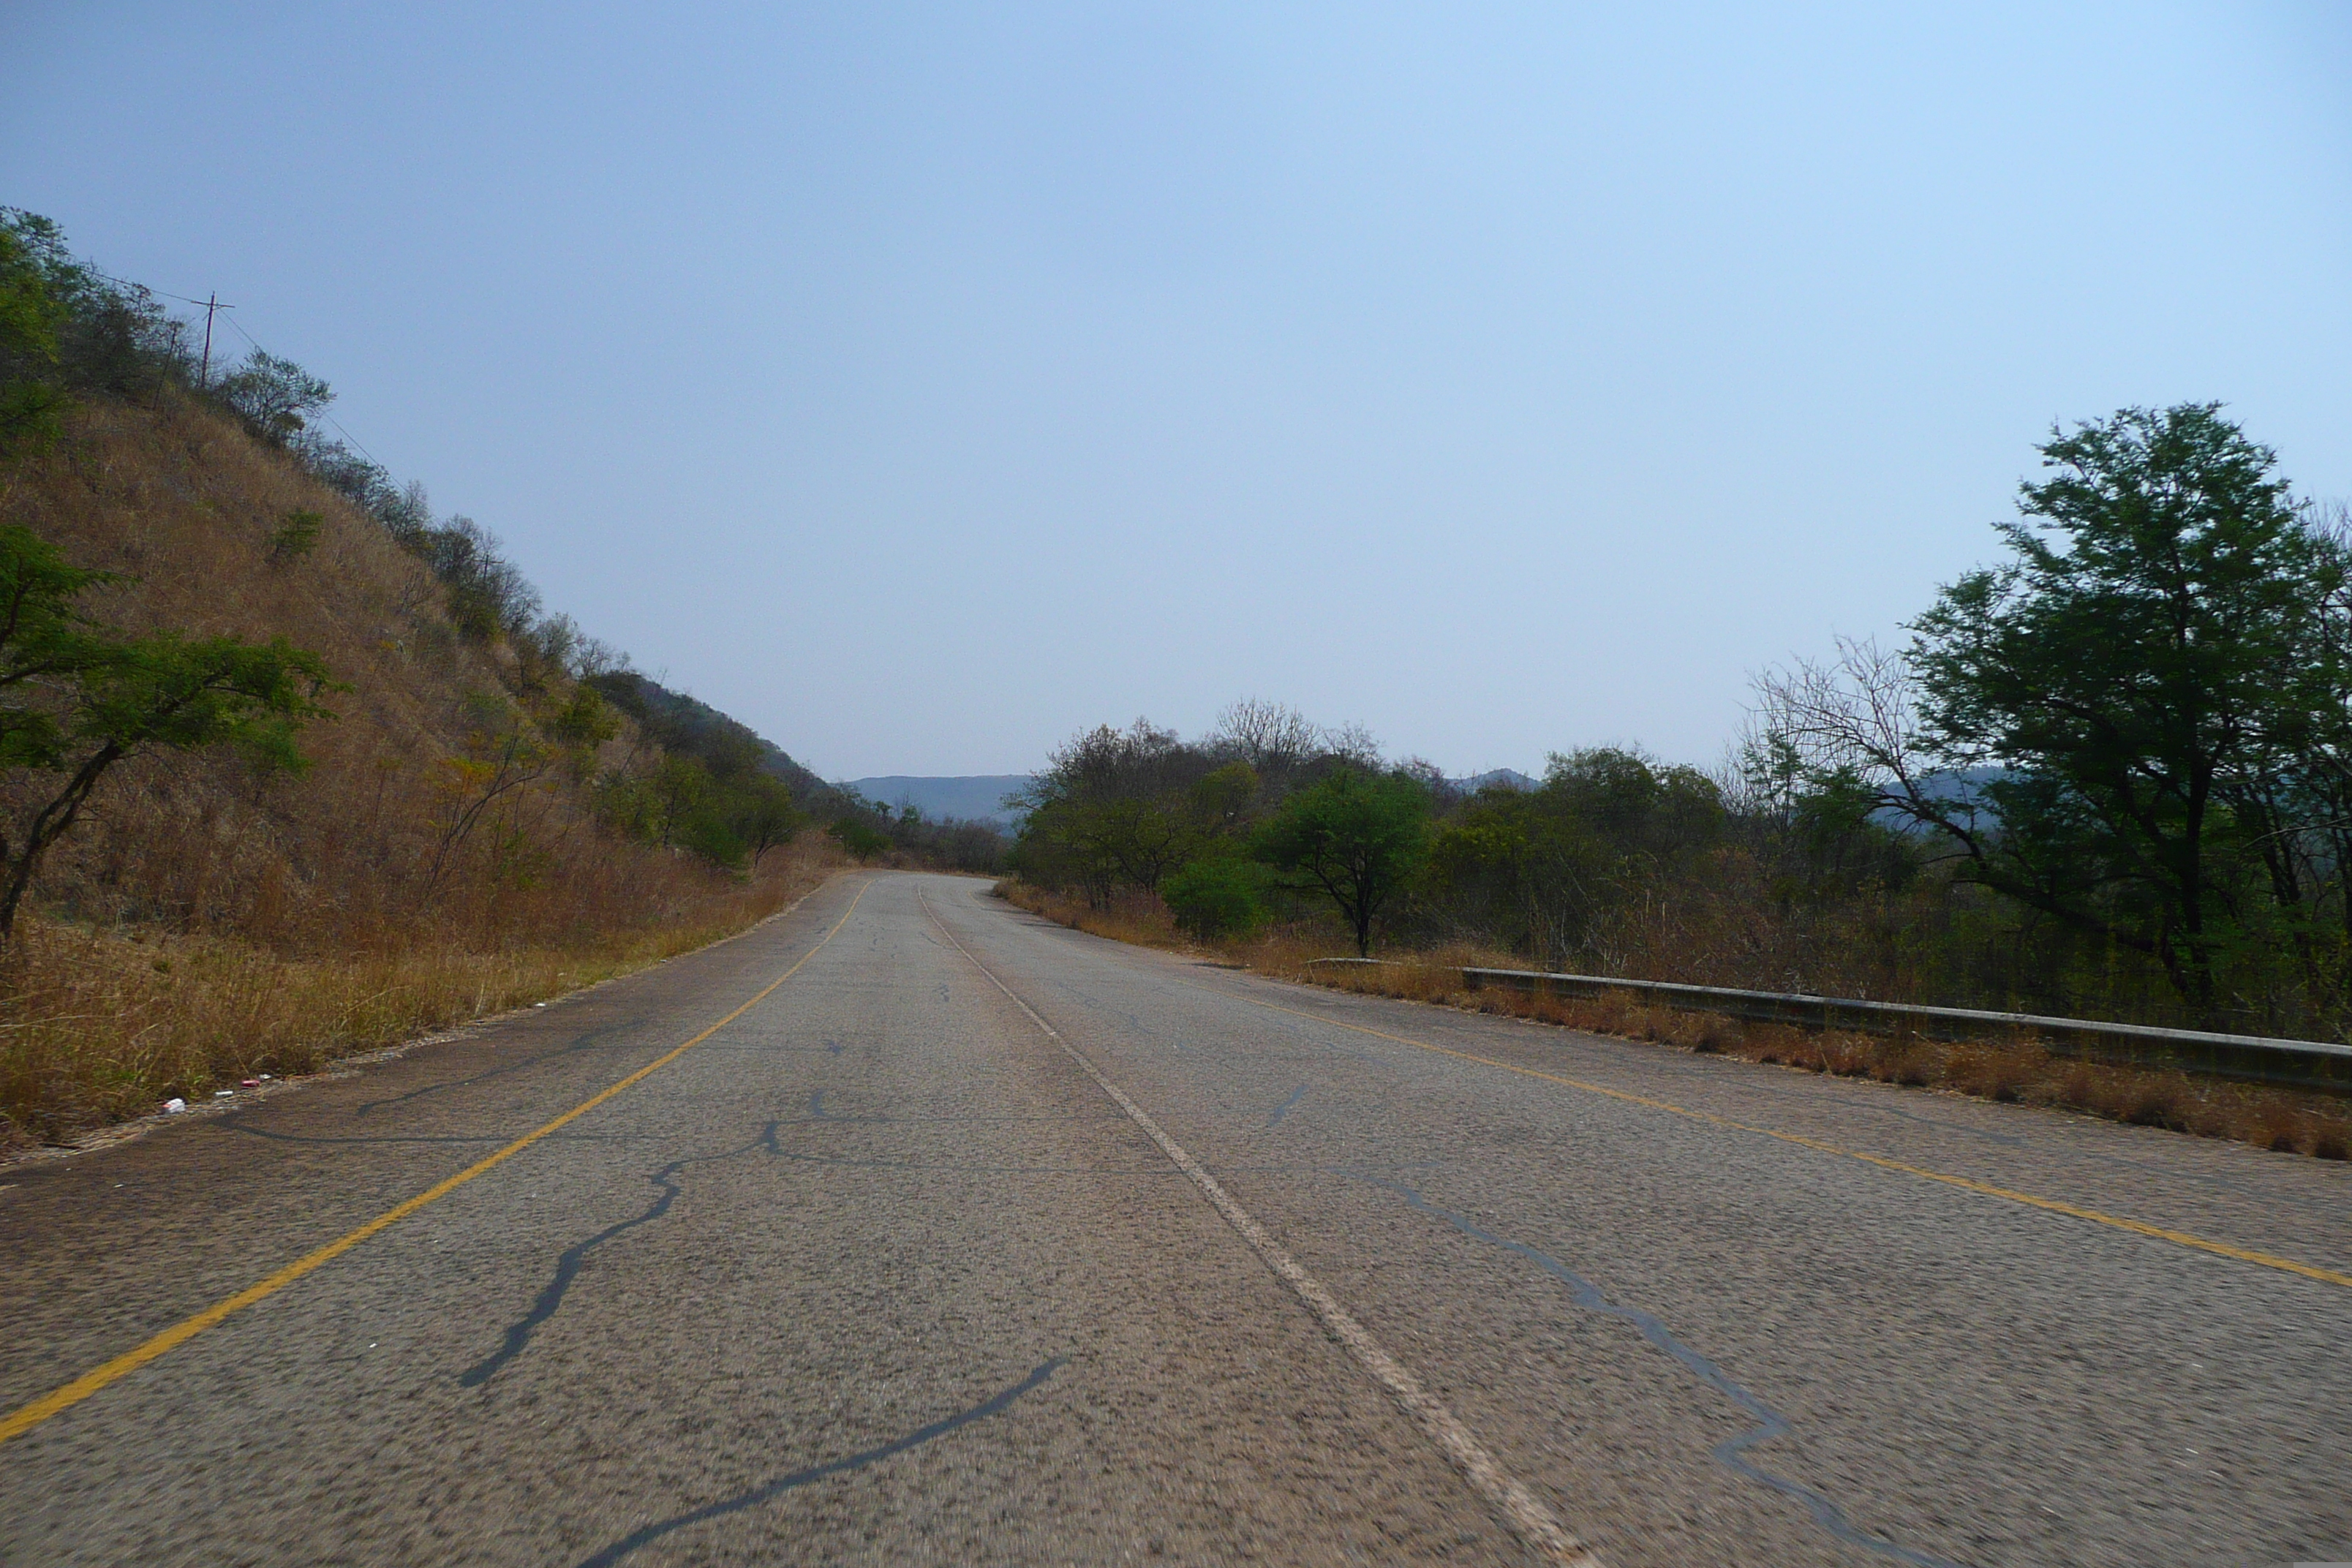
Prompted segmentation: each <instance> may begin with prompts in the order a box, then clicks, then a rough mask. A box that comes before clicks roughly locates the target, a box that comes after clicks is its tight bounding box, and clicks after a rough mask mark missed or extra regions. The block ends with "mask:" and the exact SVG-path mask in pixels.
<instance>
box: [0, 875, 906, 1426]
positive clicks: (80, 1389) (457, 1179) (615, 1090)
mask: <svg viewBox="0 0 2352 1568" xmlns="http://www.w3.org/2000/svg"><path fill="white" fill-rule="evenodd" d="M873 885H874V884H873V881H872V879H867V880H866V881H864V882H861V883H859V884H858V888H857V894H856V897H855V898H853V899H851V900H849V908H847V909H845V910H842V911H841V919H839V920H837V921H835V922H834V923H833V929H832V930H831V931H826V932H825V933H824V936H822V937H820V938H818V939H817V943H816V945H815V946H814V947H812V948H810V949H809V950H808V951H807V952H804V953H803V954H801V956H800V958H799V959H798V960H797V961H796V962H795V963H793V966H792V967H791V968H790V969H787V970H785V971H784V972H783V973H782V974H779V975H778V976H776V978H775V979H773V980H772V981H770V982H769V983H768V984H767V985H766V986H765V987H764V988H763V989H761V992H760V993H759V994H757V995H755V996H753V997H752V998H751V1000H750V1001H749V1002H746V1003H744V1004H743V1005H741V1006H740V1007H738V1008H736V1009H735V1010H734V1011H733V1012H732V1013H730V1014H728V1015H727V1016H725V1017H724V1018H721V1019H719V1022H717V1023H715V1024H713V1025H711V1026H710V1027H709V1028H707V1029H705V1030H703V1031H702V1033H700V1034H698V1035H697V1036H695V1037H694V1038H692V1039H690V1040H688V1041H687V1042H686V1043H685V1044H684V1045H681V1046H677V1047H672V1048H671V1049H670V1050H668V1051H667V1052H666V1053H664V1054H663V1055H661V1056H659V1057H656V1058H654V1059H653V1060H652V1061H650V1062H647V1063H646V1065H645V1066H643V1067H641V1068H638V1069H637V1070H636V1071H635V1072H633V1073H631V1074H629V1076H628V1077H626V1078H625V1079H621V1080H620V1081H619V1082H618V1083H615V1084H614V1085H612V1086H611V1087H610V1088H608V1089H604V1090H602V1091H600V1092H598V1093H596V1094H594V1095H592V1096H590V1097H589V1098H588V1099H586V1100H582V1101H581V1102H580V1103H579V1104H577V1105H575V1106H573V1107H572V1109H571V1110H567V1111H565V1112H564V1113H563V1114H562V1115H561V1116H559V1117H557V1118H556V1119H555V1120H554V1121H551V1122H549V1123H547V1124H546V1125H545V1126H543V1127H541V1128H539V1129H537V1130H536V1131H530V1132H526V1133H524V1134H523V1135H522V1136H521V1137H520V1138H518V1139H516V1140H515V1141H514V1142H511V1143H509V1144H508V1145H507V1146H506V1147H505V1148H503V1149H500V1150H499V1151H498V1152H495V1153H491V1154H487V1155H484V1156H483V1157H482V1158H481V1159H479V1160H478V1161H476V1162H475V1163H472V1164H470V1165H468V1166H467V1167H466V1168H465V1169H464V1170H462V1171H460V1172H458V1173H457V1174H456V1175H453V1176H445V1177H443V1178H442V1179H441V1180H440V1181H438V1182H436V1183H435V1184H433V1185H431V1186H429V1187H427V1188H425V1190H424V1191H423V1192H421V1193H419V1194H416V1195H415V1197H413V1198H408V1199H406V1200H404V1201H403V1202H401V1203H398V1204H395V1205H393V1206H392V1207H391V1208H388V1209H386V1210H384V1211H383V1213H382V1214H380V1215H376V1216H375V1218H373V1219H372V1220H370V1221H368V1222H367V1223H366V1224H365V1225H362V1226H360V1227H359V1228H358V1229H356V1230H352V1231H348V1232H346V1233H345V1234H343V1235H341V1236H339V1237H336V1238H335V1239H334V1240H332V1241H331V1242H329V1243H327V1244H326V1245H325V1246H324V1247H319V1248H317V1249H316V1250H314V1251H311V1252H308V1253H305V1254H304V1255H303V1256H301V1257H300V1258H296V1259H295V1260H294V1261H293V1262H291V1263H289V1264H287V1265H286V1266H285V1267H284V1268H280V1269H278V1270H277V1271H276V1272H275V1273H272V1274H268V1275H266V1276H264V1277H263V1278H262V1279H257V1280H256V1281H255V1282H254V1283H252V1284H250V1285H248V1286H247V1287H246V1288H245V1289H242V1290H240V1291H238V1292H237V1293H236V1295H234V1296H231V1297H228V1298H227V1299H226V1300H220V1301H215V1303H213V1304H212V1305H211V1306H209V1307H207V1308H205V1310H203V1311H201V1312H198V1313H196V1314H195V1315H194V1317H190V1318H184V1319H182V1320H181V1321H178V1322H176V1323H174V1324H173V1325H172V1326H171V1327H170V1328H168V1329H165V1330H164V1331H163V1332H161V1333H159V1334H157V1335H155V1336H154V1337H153V1338H152V1339H150V1340H148V1341H147V1342H144V1343H143V1344H141V1345H138V1346H136V1347H135V1348H133V1349H131V1350H127V1351H125V1352H122V1353H121V1355H119V1356H116V1357H114V1358H113V1359H112V1360H111V1361H108V1362H104V1363H100V1364H99V1365H97V1366H95V1367H92V1368H91V1369H90V1370H89V1371H88V1372H86V1373H82V1374H81V1375H80V1376H79V1377H78V1378H75V1379H74V1380H73V1381H72V1382H71V1383H68V1384H64V1385H63V1386H61V1387H58V1388H53V1389H51V1390H50V1391H49V1392H48V1393H47V1394H43V1395H41V1396H40V1397H39V1398H38V1399H36V1400H34V1401H32V1402H31V1403H30V1404H27V1405H21V1406H19V1407H18V1408H16V1410H14V1411H11V1412H10V1413H9V1414H8V1415H5V1416H0V1443H5V1442H7V1441H8V1440H9V1439H10V1438H12V1437H18V1436H23V1435H24V1434H25V1433H26V1432H29V1431H31V1430H32V1429H33V1428H34V1427H36V1426H39V1425H40V1424H41V1423H42V1422H44V1421H47V1420H48V1419H49V1418H50V1417H51V1416H53V1415H59V1414H62V1413H63V1412H65V1411H67V1410H69V1409H71V1408H72V1407H73V1406H75V1405H79V1404H80V1403H81V1402H82V1401H83V1400H85V1399H88V1398H89V1396H90V1395H91V1394H96V1393H98V1392H99V1391H100V1389H102V1388H105V1387H106V1386H108V1385H109V1384H113V1383H116V1382H119V1381H121V1379H123V1378H125V1377H128V1376H129V1375H131V1373H134V1372H137V1371H138V1370H139V1369H140V1368H141V1367H142V1366H145V1365H146V1364H147V1363H150V1362H152V1361H155V1360H157V1359H158V1358H160V1357H162V1356H164V1355H166V1354H169V1353H170V1352H172V1351H173V1350H176V1349H178V1348H179V1347H180V1346H181V1345H184V1344H185V1343H187V1342H188V1341H190V1340H192V1339H194V1338H195V1337H196V1336H197V1335H198V1334H201V1333H203V1332H204V1331H205V1330H206V1329H210V1328H214V1327H216V1326H218V1325H219V1324H221V1323H223V1322H225V1321H227V1320H228V1319H229V1318H231V1317H233V1316H235V1315H236V1313H238V1312H241V1311H243V1310H245V1309H246V1308H247V1307H250V1306H252V1305H254V1304H255V1303H256V1302H257V1301H262V1300H267V1299H268V1298H269V1297H271V1296H274V1295H276V1294H278V1291H280V1290H283V1289H286V1287H287V1286H289V1285H291V1284H293V1283H294V1282H295V1281H296V1280H297V1279H301V1278H302V1277H303V1276H304V1275H306V1274H310V1273H312V1272H314V1271H316V1270H317V1269H320V1268H324V1267H325V1266H326V1265H328V1264H330V1263H332V1262H333V1261H334V1260H335V1259H336V1258H341V1256H342V1255H343V1254H344V1253H346V1252H349V1251H350V1250H351V1249H352V1248H353V1247H357V1246H359V1245H360V1243H362V1242H363V1241H365V1240H367V1239H368V1238H369V1237H373V1236H374V1235H376V1234H377V1233H378V1232H379V1231H383V1230H388V1229H390V1228H391V1227H392V1226H395V1225H397V1224H399V1223H400V1222H401V1221H402V1220H404V1219H406V1218H407V1217H408V1216H409V1215H413V1214H415V1213H416V1211H417V1210H419V1209H421V1208H424V1207H425V1205H428V1204H431V1203H434V1202H436V1201H437V1200H438V1199H441V1198H444V1197H446V1196H447V1195H448V1194H451V1193H453V1192H455V1191H457V1189H458V1188H459V1187H462V1186H464V1185H465V1184H467V1182H470V1181H472V1180H473V1179H474V1178H475V1177H477V1176H479V1175H483V1174H485V1173H488V1171H490V1170H491V1169H493V1168H494V1167H496V1166H499V1165H502V1164H504V1163H506V1162H507V1161H509V1160H510V1159H512V1158H513V1157H514V1156H515V1155H517V1154H520V1153H521V1152H523V1151H524V1150H526V1149H528V1148H530V1146H531V1145H532V1144H534V1143H536V1142H539V1141H540V1140H541V1139H542V1138H545V1137H547V1136H548V1135H549V1134H550V1133H551V1132H555V1131H560V1130H561V1129H562V1128H564V1127H566V1126H568V1125H570V1124H571V1123H572V1122H573V1121H577V1120H579V1119H580V1118H581V1117H583V1116H585V1115H587V1114H588V1113H589V1112H590V1111H592V1110H595V1109H596V1108H597V1107H598V1106H600V1105H603V1104H604V1102H605V1101H607V1100H611V1099H613V1098H614V1096H616V1095H618V1094H620V1093H622V1092H623V1091H624V1090H626V1089H632V1088H634V1087H635V1086H636V1085H637V1084H638V1083H640V1082H642V1081H643V1080H645V1079H647V1078H650V1077H651V1076H653V1074H654V1073H656V1071H658V1070H660V1069H661V1068H665V1067H667V1066H668V1065H669V1064H670V1063H672V1062H674V1061H676V1060H677V1058H680V1057H682V1056H684V1055H686V1053H687V1052H688V1051H690V1050H692V1049H693V1048H694V1047H697V1046H698V1045H700V1044H702V1042H703V1041H705V1040H707V1039H709V1037H711V1036H713V1035H715V1034H717V1033H718V1032H719V1030H721V1029H723V1028H725V1027H726V1026H728V1025H730V1024H731V1023H733V1022H734V1021H735V1020H736V1019H738V1018H740V1017H741V1016H743V1015H744V1014H746V1013H748V1012H750V1011H751V1009H752V1008H754V1007H756V1006H758V1005H760V1004H761V1003H762V1002H764V1001H766V1000H767V999H768V998H769V997H770V996H772V995H773V994H775V991H776V988H777V987H778V986H781V985H782V984H783V983H784V982H785V981H787V980H790V979H791V978H792V977H793V975H795V974H798V973H800V972H801V965H802V964H804V963H807V962H808V961H809V960H810V959H812V958H814V957H815V956H816V955H817V954H818V953H819V952H823V951H824V946H825V943H827V942H831V941H832V940H833V939H834V936H835V933H836V932H838V931H840V930H841V928H842V927H843V926H845V925H847V924H848V923H849V917H850V916H851V915H853V914H855V913H856V912H857V905H858V901H859V900H862V899H864V898H865V897H866V889H867V888H870V887H872V886H873ZM737 934H738V935H740V934H742V933H740V932H738V933H737Z"/></svg>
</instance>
